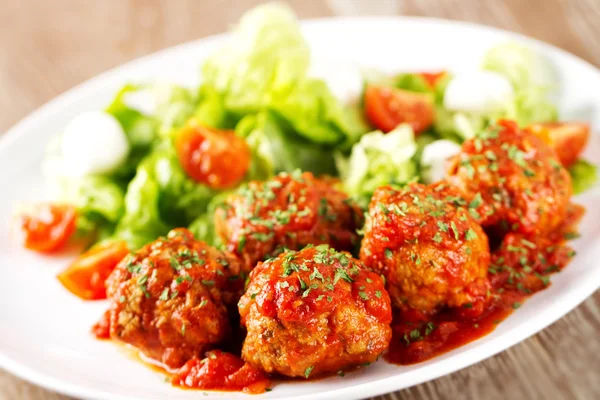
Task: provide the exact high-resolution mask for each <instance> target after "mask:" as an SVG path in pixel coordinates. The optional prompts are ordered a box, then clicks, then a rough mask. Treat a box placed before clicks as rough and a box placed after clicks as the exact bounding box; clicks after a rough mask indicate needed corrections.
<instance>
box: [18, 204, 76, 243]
mask: <svg viewBox="0 0 600 400" xmlns="http://www.w3.org/2000/svg"><path fill="white" fill-rule="evenodd" d="M76 219H77V211H76V210H75V207H73V206H71V205H68V204H51V203H42V204H37V205H35V206H34V207H33V208H31V209H30V210H27V211H25V212H22V213H21V214H20V215H19V216H18V220H19V227H20V230H21V233H22V235H23V245H24V246H25V247H26V248H28V249H30V250H34V251H39V252H43V253H47V252H52V251H55V250H58V249H60V248H61V247H62V246H64V245H65V244H66V243H67V241H68V240H69V238H70V237H71V235H73V233H74V232H75V221H76Z"/></svg>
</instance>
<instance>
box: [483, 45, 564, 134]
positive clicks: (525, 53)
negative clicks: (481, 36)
mask: <svg viewBox="0 0 600 400" xmlns="http://www.w3.org/2000/svg"><path fill="white" fill-rule="evenodd" d="M482 68H483V69H486V70H489V71H495V72H497V73H499V74H501V75H503V76H504V77H506V78H507V79H508V80H509V81H510V82H511V83H512V86H513V89H514V91H515V97H514V101H513V103H512V104H507V108H506V111H505V115H502V117H503V118H509V119H514V120H515V121H517V123H518V124H519V125H520V126H526V125H529V124H532V123H534V122H550V121H556V120H557V118H558V111H557V109H556V106H555V105H554V104H553V103H552V101H551V99H550V97H551V94H552V89H553V84H554V82H555V81H556V79H555V74H554V72H553V70H552V68H551V66H550V64H549V63H548V62H547V61H546V60H545V59H544V58H543V57H542V56H540V55H538V54H536V53H535V51H534V50H533V49H531V48H529V47H527V46H524V45H521V44H519V43H515V42H506V43H501V44H499V45H497V46H494V47H492V48H491V49H490V50H489V51H488V52H487V53H486V55H485V56H484V58H483V64H482Z"/></svg>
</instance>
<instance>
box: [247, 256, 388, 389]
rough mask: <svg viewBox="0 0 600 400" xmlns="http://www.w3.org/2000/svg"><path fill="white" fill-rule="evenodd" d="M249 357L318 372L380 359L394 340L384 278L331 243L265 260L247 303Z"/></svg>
mask: <svg viewBox="0 0 600 400" xmlns="http://www.w3.org/2000/svg"><path fill="white" fill-rule="evenodd" d="M239 311H240V315H241V318H242V319H241V321H242V325H243V326H245V327H246V329H247V331H248V334H247V336H246V340H245V341H244V346H243V348H242V357H243V358H244V360H245V361H246V362H248V363H249V364H251V365H253V366H254V367H256V368H259V369H261V370H263V371H265V372H268V373H277V374H280V375H285V376H290V377H305V378H309V377H314V376H318V375H321V374H326V373H331V372H337V371H341V370H345V369H348V368H352V367H354V366H359V365H363V364H365V363H370V362H372V361H375V360H376V359H377V357H379V355H380V354H381V353H382V352H383V351H384V350H386V349H387V347H388V344H389V341H390V339H391V329H390V323H391V320H392V311H391V304H390V298H389V296H388V294H387V292H386V291H385V288H384V283H383V279H382V277H381V276H379V275H377V274H376V273H374V272H372V271H370V270H369V269H367V268H365V266H364V265H363V264H362V263H361V262H360V261H358V260H356V259H354V258H352V256H351V255H350V254H349V253H346V252H337V251H335V250H334V249H332V248H330V247H329V246H327V245H319V246H316V247H314V246H308V247H306V248H304V249H303V250H301V251H288V252H286V253H283V254H280V255H279V256H278V257H277V258H274V259H270V260H267V261H265V262H261V263H259V264H258V266H257V267H256V268H255V269H254V270H252V272H251V273H250V284H249V285H248V288H247V290H246V293H245V294H244V296H243V297H242V299H241V300H240V302H239Z"/></svg>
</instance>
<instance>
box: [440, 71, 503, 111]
mask: <svg viewBox="0 0 600 400" xmlns="http://www.w3.org/2000/svg"><path fill="white" fill-rule="evenodd" d="M513 96H514V90H513V87H512V85H511V83H510V81H509V80H508V79H506V78H505V77H504V76H502V75H500V74H499V73H497V72H492V71H472V72H467V73H461V74H458V75H456V76H455V77H454V78H452V80H451V81H450V82H448V86H447V87H446V92H445V94H444V107H445V108H447V109H449V110H452V111H463V112H474V113H486V112H491V111H499V110H502V109H504V108H506V105H507V104H508V102H510V101H511V99H512V98H513Z"/></svg>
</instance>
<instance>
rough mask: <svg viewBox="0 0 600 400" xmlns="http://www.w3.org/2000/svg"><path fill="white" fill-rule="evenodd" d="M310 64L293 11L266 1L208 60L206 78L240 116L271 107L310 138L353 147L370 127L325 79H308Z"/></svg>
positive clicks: (296, 130)
mask: <svg viewBox="0 0 600 400" xmlns="http://www.w3.org/2000/svg"><path fill="white" fill-rule="evenodd" d="M309 64H310V51H309V48H308V45H307V43H306V42H305V40H304V38H303V36H302V33H301V31H300V28H299V25H298V23H297V21H296V18H295V16H294V14H293V12H292V11H291V10H290V9H289V8H288V7H286V6H283V5H281V4H266V5H262V6H259V7H256V8H254V9H253V10H251V11H249V12H248V13H246V14H245V15H244V16H243V17H242V19H241V21H240V23H239V25H238V26H237V28H236V29H235V30H234V31H233V33H232V38H231V39H230V41H229V42H228V43H227V44H226V45H225V46H224V47H223V48H222V49H220V50H219V51H217V52H216V53H214V54H213V55H212V56H211V57H210V58H209V59H208V60H207V61H206V62H205V64H204V65H203V67H202V76H203V79H204V82H205V83H206V84H207V85H210V86H212V87H214V88H215V89H217V90H218V91H219V92H220V93H222V94H223V102H224V106H225V109H226V110H227V111H229V112H230V113H232V114H235V115H237V116H238V117H239V118H242V117H244V116H246V115H249V114H256V113H259V112H264V111H267V110H269V111H272V112H275V113H276V114H277V115H278V116H279V117H280V118H281V119H284V120H286V122H287V124H288V125H289V126H290V127H291V128H292V131H293V132H294V133H295V134H297V135H298V136H302V137H303V138H305V139H306V140H308V141H311V142H314V143H318V144H321V145H324V146H333V145H336V144H340V143H342V142H343V143H345V145H346V146H348V147H349V146H350V145H351V144H353V143H354V142H356V140H358V138H359V137H360V135H362V134H363V133H365V132H367V130H368V128H367V126H366V124H365V123H364V121H362V120H361V119H360V118H358V117H357V113H356V112H355V111H354V110H353V109H351V108H349V107H345V106H344V105H343V104H341V103H340V102H339V100H338V99H337V98H335V97H334V96H333V95H332V94H331V92H330V90H329V88H328V87H327V85H326V84H325V83H324V82H323V81H321V80H318V79H311V78H308V76H307V72H308V67H309Z"/></svg>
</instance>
